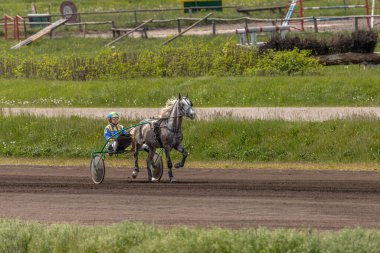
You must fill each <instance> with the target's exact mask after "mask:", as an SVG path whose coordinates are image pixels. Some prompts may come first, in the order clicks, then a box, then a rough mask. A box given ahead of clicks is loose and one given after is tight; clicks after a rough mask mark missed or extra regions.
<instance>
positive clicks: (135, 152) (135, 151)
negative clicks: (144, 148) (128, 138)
mask: <svg viewBox="0 0 380 253" xmlns="http://www.w3.org/2000/svg"><path fill="white" fill-rule="evenodd" d="M139 149H140V147H139V145H138V144H137V142H135V143H134V145H133V157H134V159H135V168H134V169H133V172H132V178H136V177H137V175H138V174H139V171H140V169H139Z"/></svg>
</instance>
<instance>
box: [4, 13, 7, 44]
mask: <svg viewBox="0 0 380 253" xmlns="http://www.w3.org/2000/svg"><path fill="white" fill-rule="evenodd" d="M4 39H5V40H8V17H7V16H4Z"/></svg>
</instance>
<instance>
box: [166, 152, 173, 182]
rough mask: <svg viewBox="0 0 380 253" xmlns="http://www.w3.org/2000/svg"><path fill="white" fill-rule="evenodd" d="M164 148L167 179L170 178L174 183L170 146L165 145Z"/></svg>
mask: <svg viewBox="0 0 380 253" xmlns="http://www.w3.org/2000/svg"><path fill="white" fill-rule="evenodd" d="M164 149H165V156H166V162H167V163H168V170H169V171H168V175H169V180H170V183H174V182H175V178H174V176H173V171H172V168H173V163H172V160H171V158H170V148H169V147H165V148H164Z"/></svg>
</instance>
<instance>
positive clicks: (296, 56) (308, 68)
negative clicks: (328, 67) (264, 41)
mask: <svg viewBox="0 0 380 253" xmlns="http://www.w3.org/2000/svg"><path fill="white" fill-rule="evenodd" d="M310 54H311V51H307V50H299V49H297V48H296V49H293V50H292V51H280V52H276V51H274V50H268V51H267V52H266V53H264V54H263V55H261V56H260V57H259V59H258V61H257V64H256V66H255V67H254V68H253V69H251V70H249V71H250V72H251V73H256V74H264V75H280V74H287V75H294V74H304V73H318V72H319V71H321V70H322V68H323V66H322V65H320V64H319V63H318V59H316V58H313V57H310Z"/></svg>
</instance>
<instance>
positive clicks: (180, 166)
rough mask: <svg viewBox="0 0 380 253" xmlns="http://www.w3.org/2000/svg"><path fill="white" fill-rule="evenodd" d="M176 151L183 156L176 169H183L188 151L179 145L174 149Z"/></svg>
mask: <svg viewBox="0 0 380 253" xmlns="http://www.w3.org/2000/svg"><path fill="white" fill-rule="evenodd" d="M174 149H175V150H177V151H178V152H180V153H181V154H182V160H181V161H180V162H179V163H176V164H175V165H174V167H175V168H177V169H178V168H182V167H183V166H185V161H186V157H187V152H186V150H185V149H184V148H183V147H182V145H178V146H177V147H175V148H174Z"/></svg>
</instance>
